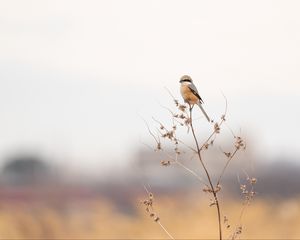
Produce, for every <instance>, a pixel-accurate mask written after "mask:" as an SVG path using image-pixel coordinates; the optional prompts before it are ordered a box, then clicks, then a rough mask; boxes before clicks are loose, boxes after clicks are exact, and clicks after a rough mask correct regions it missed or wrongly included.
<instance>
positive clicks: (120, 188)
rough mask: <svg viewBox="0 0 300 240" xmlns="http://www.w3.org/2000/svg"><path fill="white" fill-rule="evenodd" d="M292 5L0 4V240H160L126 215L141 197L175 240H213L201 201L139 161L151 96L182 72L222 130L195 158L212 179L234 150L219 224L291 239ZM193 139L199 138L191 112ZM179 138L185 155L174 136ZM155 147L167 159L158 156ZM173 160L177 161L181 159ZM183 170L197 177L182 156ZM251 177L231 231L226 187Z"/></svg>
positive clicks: (232, 198) (159, 102)
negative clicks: (247, 201)
mask: <svg viewBox="0 0 300 240" xmlns="http://www.w3.org/2000/svg"><path fill="white" fill-rule="evenodd" d="M299 9H300V3H299V2H298V1H288V2H286V1H251V2H244V1H214V2H212V1H174V0H172V1H167V0H166V1H137V0H136V1H133V0H129V1H77V0H76V1H65V0H64V1H21V0H20V1H1V2H0V116H1V118H0V167H1V174H0V235H1V238H5V239H7V238H19V239H20V238H21V239H23V238H79V239H80V238H81V239H84V238H167V235H165V233H164V232H163V231H162V229H161V228H160V227H159V226H158V225H157V224H156V223H155V222H153V219H151V218H149V216H148V215H147V213H146V212H145V211H144V207H143V206H142V205H141V204H140V200H142V199H144V198H146V197H147V193H146V191H145V189H144V186H147V189H149V190H150V191H151V192H153V194H154V195H155V204H156V208H157V212H158V214H159V216H160V218H161V221H162V223H163V224H164V226H165V227H166V228H167V229H168V230H169V232H170V233H172V235H173V236H174V237H176V238H216V237H217V231H216V229H217V225H216V224H217V223H216V218H215V209H213V207H211V208H210V207H209V206H208V205H209V196H208V195H207V194H205V193H203V192H202V190H201V189H202V186H201V184H199V182H198V181H197V180H196V179H194V178H193V176H191V175H190V174H188V173H186V172H185V171H184V170H183V169H181V168H179V167H178V166H173V165H171V166H169V167H162V166H161V164H160V161H161V160H165V156H162V155H161V154H160V153H157V152H155V151H153V150H152V149H151V148H155V141H154V140H153V138H152V137H151V136H150V134H149V132H148V130H147V126H146V124H145V122H146V123H147V124H148V125H149V127H150V129H151V130H152V131H154V132H156V127H157V126H158V125H157V123H156V122H155V121H154V120H153V119H152V117H155V119H159V120H160V121H161V122H163V123H164V124H166V125H167V126H171V125H172V121H171V118H170V114H169V112H168V110H166V109H165V108H164V107H168V108H170V109H174V104H173V100H172V98H171V97H170V95H169V93H168V92H167V91H166V89H165V88H167V89H169V91H170V92H171V93H172V94H173V95H174V97H175V98H178V99H179V100H181V99H180V94H179V90H178V88H179V82H178V81H179V78H180V77H181V76H182V75H183V74H189V75H191V76H192V78H193V79H194V82H195V84H196V85H197V86H198V90H199V92H200V94H201V96H202V98H203V99H204V102H205V105H204V106H205V109H206V110H207V112H208V113H209V115H210V116H211V117H212V118H213V119H215V120H218V119H219V118H220V116H221V115H222V113H223V111H224V107H225V101H224V97H223V94H224V95H225V96H226V98H227V101H228V111H227V124H226V126H225V125H224V129H223V128H222V130H221V133H222V136H220V138H218V141H217V142H216V144H215V145H214V148H213V150H211V151H210V153H209V154H208V155H207V156H206V161H207V164H208V165H209V167H210V170H211V171H212V172H213V174H214V177H215V176H217V175H218V173H219V171H220V166H222V164H224V161H225V160H224V156H222V154H220V153H221V152H222V151H223V150H224V151H225V150H228V149H229V150H230V146H232V144H233V138H232V134H231V131H233V132H234V134H236V135H240V136H242V137H243V139H245V140H246V142H247V150H246V151H245V152H243V153H239V155H238V156H237V158H236V159H234V161H233V162H232V165H231V166H230V170H229V171H228V172H227V173H226V174H225V176H224V183H223V185H224V188H223V190H222V193H221V200H222V207H223V214H224V215H225V214H226V216H227V217H228V218H229V222H230V224H231V227H230V228H229V229H226V230H224V232H225V236H230V234H231V233H232V232H233V231H234V229H235V228H234V227H235V226H236V225H238V224H242V225H243V235H242V237H245V238H260V239H262V238H299V237H300V221H299V219H300V203H299V199H300V198H299V193H300V187H299V181H300V175H299V172H300V166H299V156H300V147H299V134H300V132H299V126H298V124H299V122H300V108H299V102H300V94H299V89H300V72H299V64H300V47H299V46H300V45H299V42H300V15H299ZM195 119H196V122H195V123H196V124H197V131H198V136H199V138H200V139H205V137H206V136H207V135H208V134H209V131H210V130H211V126H210V125H209V124H207V123H206V122H205V119H203V117H202V116H201V114H200V113H199V112H198V113H197V112H195ZM180 136H182V139H183V140H184V141H185V142H186V144H191V145H193V142H192V139H191V136H190V135H189V133H188V132H187V131H186V129H185V128H184V129H182V130H181V132H180ZM163 146H164V148H166V149H170V151H171V150H172V149H171V148H172V146H171V145H168V144H167V143H164V145H163ZM186 150H187V149H186ZM181 161H182V163H184V164H186V165H188V166H191V168H192V169H194V170H195V171H197V172H198V171H199V174H202V172H201V169H200V168H199V165H198V163H197V162H196V159H195V158H190V157H182V159H181ZM247 174H248V175H249V176H254V177H256V178H257V179H258V182H257V184H256V189H255V190H256V192H257V196H256V198H255V200H254V202H252V204H251V206H249V207H248V208H247V210H246V212H245V213H244V215H243V218H242V220H241V221H240V220H239V213H240V210H241V208H242V202H243V196H241V194H240V189H239V187H240V183H241V182H243V181H244V180H245V178H246V176H247Z"/></svg>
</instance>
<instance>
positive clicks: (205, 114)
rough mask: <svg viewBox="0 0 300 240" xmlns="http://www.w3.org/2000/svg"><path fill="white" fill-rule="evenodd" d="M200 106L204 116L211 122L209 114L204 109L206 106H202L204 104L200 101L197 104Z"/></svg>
mask: <svg viewBox="0 0 300 240" xmlns="http://www.w3.org/2000/svg"><path fill="white" fill-rule="evenodd" d="M197 105H198V106H199V108H200V109H201V111H202V112H203V114H204V116H205V117H206V119H207V121H208V122H210V119H209V117H208V115H207V113H206V112H205V111H204V108H203V107H202V104H201V103H200V102H198V104H197Z"/></svg>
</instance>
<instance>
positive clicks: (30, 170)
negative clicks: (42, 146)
mask: <svg viewBox="0 0 300 240" xmlns="http://www.w3.org/2000/svg"><path fill="white" fill-rule="evenodd" d="M51 175H52V171H51V167H50V166H49V164H48V163H46V162H45V161H44V160H43V159H42V157H40V156H39V155H36V154H16V155H13V156H11V157H9V158H8V159H7V161H6V163H5V164H4V166H3V169H2V182H5V183H6V184H13V185H23V184H39V183H43V182H45V181H48V180H49V178H50V177H51Z"/></svg>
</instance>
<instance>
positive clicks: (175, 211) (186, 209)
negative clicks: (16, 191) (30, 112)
mask: <svg viewBox="0 0 300 240" xmlns="http://www.w3.org/2000/svg"><path fill="white" fill-rule="evenodd" d="M197 199H200V198H199V197H197V196H193V197H186V196H185V197H184V198H182V197H180V198H179V197H177V198H175V197H174V198H166V197H165V198H163V197H162V198H158V199H155V205H156V211H157V213H158V214H159V216H160V219H161V222H162V224H163V225H164V226H165V227H166V228H167V229H168V231H169V232H170V233H171V234H172V235H173V236H174V237H175V238H186V239H187V238H217V237H218V235H217V222H216V209H215V208H213V207H207V205H208V204H207V201H206V200H204V199H203V198H202V200H197ZM226 202H227V203H229V204H228V205H227V206H222V207H223V208H222V209H223V213H224V214H226V216H227V217H228V218H229V223H230V225H231V227H230V228H229V230H224V236H225V237H228V236H229V235H230V233H231V232H232V230H233V228H234V225H235V224H236V223H237V222H238V216H239V213H240V209H241V204H240V202H235V201H230V200H229V201H228V200H227V201H226ZM63 205H64V207H62V206H61V204H60V205H56V206H55V205H52V206H49V205H48V206H45V204H33V203H31V204H28V203H27V204H16V203H1V205H0V207H1V208H0V236H1V238H3V239H7V238H9V239H13V238H15V239H16V238H18V239H20V238H22V239H23V238H28V239H33V238H72V239H74V238H77V239H87V238H98V239H99V238H114V239H116V238H120V239H124V238H127V239H128V238H138V239H140V238H148V239H149V238H167V236H166V235H165V233H164V232H163V231H162V230H161V228H160V227H159V226H158V225H157V224H156V223H155V222H154V221H153V219H151V218H150V217H149V216H147V214H146V213H145V211H144V209H143V206H142V205H140V204H139V202H138V199H137V200H136V212H135V214H132V215H126V214H122V213H120V211H118V210H117V208H116V207H115V206H114V205H113V204H111V203H110V202H109V201H107V200H102V199H98V200H93V201H82V202H73V203H68V204H67V203H64V204H63ZM299 219H300V201H299V198H298V199H296V198H295V199H288V200H284V201H273V200H269V201H267V200H258V201H254V203H253V204H252V206H250V207H249V208H248V209H247V210H246V212H245V215H244V217H243V219H242V224H243V235H242V238H247V239H249V238H252V239H258V238H259V239H263V238H266V239H267V238H268V239H274V238H275V239H276V238H277V239H289V238H300V220H299Z"/></svg>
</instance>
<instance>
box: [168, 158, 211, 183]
mask: <svg viewBox="0 0 300 240" xmlns="http://www.w3.org/2000/svg"><path fill="white" fill-rule="evenodd" d="M164 153H165V154H166V156H168V157H169V158H170V159H172V160H173V162H174V163H176V164H177V165H179V166H180V167H182V168H183V169H185V170H186V171H188V172H189V173H191V174H192V175H193V176H195V177H196V178H197V179H198V180H199V181H200V182H201V183H202V184H203V185H205V186H207V187H209V186H208V184H207V183H206V182H204V180H203V179H202V178H201V177H200V176H199V175H198V174H197V173H195V172H194V171H193V170H191V169H190V168H188V167H187V166H185V165H184V164H182V163H181V162H179V160H178V154H176V158H173V157H172V156H171V155H170V154H168V153H166V152H164Z"/></svg>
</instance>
